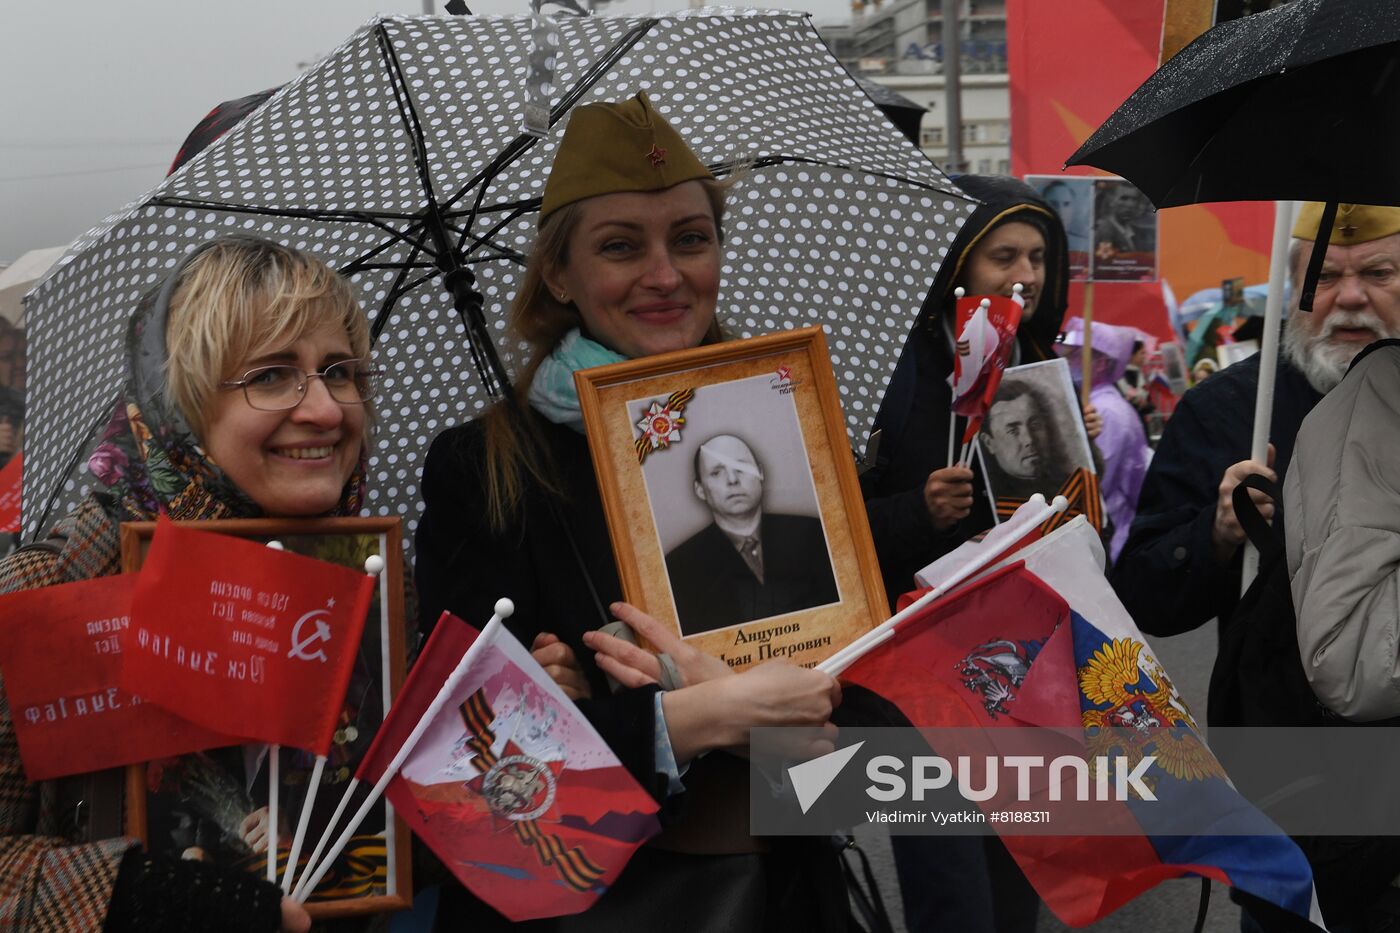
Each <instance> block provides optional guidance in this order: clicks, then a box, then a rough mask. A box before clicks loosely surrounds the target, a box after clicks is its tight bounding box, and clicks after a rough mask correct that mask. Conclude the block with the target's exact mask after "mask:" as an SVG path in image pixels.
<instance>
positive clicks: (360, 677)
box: [121, 518, 413, 919]
mask: <svg viewBox="0 0 1400 933" xmlns="http://www.w3.org/2000/svg"><path fill="white" fill-rule="evenodd" d="M175 524H177V525H187V526H190V527H195V528H198V529H199V530H201V531H210V532H216V533H219V534H227V535H234V536H237V537H240V538H250V539H253V540H259V541H271V540H274V539H275V540H277V541H280V542H281V543H282V545H283V547H284V548H286V549H287V550H289V551H294V552H296V553H300V554H306V555H308V556H312V557H317V558H319V559H322V560H328V561H330V562H332V563H337V564H342V565H344V566H347V567H352V568H354V569H356V570H363V567H364V559H365V557H367V556H369V554H371V553H374V554H379V555H381V556H383V558H384V563H385V569H384V572H383V573H382V574H381V575H380V578H379V584H378V585H377V586H376V588H375V594H374V597H373V600H372V602H371V609H370V616H369V618H368V619H367V620H366V623H365V630H364V636H363V638H362V641H361V649H360V654H359V658H358V659H357V662H356V668H355V673H354V674H352V676H351V683H350V689H349V690H348V691H347V694H346V706H345V707H344V709H343V711H342V717H343V718H342V720H341V722H340V724H339V728H338V729H337V731H336V738H335V744H334V745H332V748H331V754H330V756H329V759H330V760H329V762H328V764H327V766H326V771H325V774H324V775H323V777H322V786H321V789H320V791H319V792H318V794H317V799H316V802H315V804H314V808H313V810H312V817H311V823H310V828H309V829H308V832H307V836H306V842H305V843H304V845H303V849H302V854H301V859H300V861H302V862H303V864H304V861H305V859H306V857H307V856H308V855H310V853H311V850H312V849H313V848H314V847H315V845H316V842H317V841H318V840H319V839H320V835H321V832H322V831H323V829H324V827H325V823H326V822H327V821H328V819H329V815H330V813H331V811H332V810H333V809H334V808H335V805H336V804H337V803H339V801H340V798H341V792H342V791H343V790H344V788H345V786H346V784H347V782H348V779H349V778H350V777H351V776H352V775H353V772H354V769H355V766H356V764H358V762H359V760H360V758H362V757H363V755H364V752H365V750H366V748H367V747H368V744H369V742H370V740H371V739H372V738H373V735H374V732H375V731H376V730H377V728H378V726H379V723H380V722H382V721H383V716H384V711H385V710H387V709H388V708H389V706H390V704H391V703H392V701H393V698H394V697H395V696H397V695H398V692H399V688H400V687H401V686H402V684H403V679H404V674H405V672H406V667H407V654H406V649H407V645H406V643H405V642H406V639H405V614H404V578H403V558H402V555H403V546H402V541H403V538H402V534H403V532H402V523H401V521H400V519H398V518H322V519H311V520H307V519H220V520H213V521H197V522H176V523H175ZM155 529H156V523H155V522H127V523H125V524H123V525H122V526H121V547H122V570H123V572H126V573H133V572H136V571H138V570H139V569H140V568H141V564H142V562H143V561H144V559H145V555H146V551H147V549H148V548H149V547H150V543H151V538H152V536H153V535H154V534H155ZM255 748H256V746H234V747H231V748H225V749H213V750H210V751H209V752H200V753H195V754H192V755H182V756H178V757H176V758H172V759H166V760H164V761H160V762H147V763H145V764H138V765H131V766H130V767H128V768H127V775H126V776H127V781H126V788H127V793H126V800H127V806H126V834H127V835H130V836H135V837H137V838H139V839H140V840H141V841H142V843H143V844H144V845H145V846H146V847H147V849H148V850H150V851H155V852H164V853H166V854H174V855H178V856H184V857H202V858H206V859H208V860H210V861H215V862H219V863H222V864H227V865H235V866H241V867H245V868H247V869H248V870H249V871H250V872H252V871H256V872H257V873H258V874H259V875H260V876H264V877H265V876H266V866H267V859H266V855H265V852H264V853H263V854H259V853H253V852H251V851H248V852H244V851H243V850H246V849H247V848H248V847H247V845H246V844H245V843H243V841H242V839H241V838H239V837H238V831H237V829H236V828H235V827H236V825H238V824H237V820H238V817H239V813H238V810H239V809H240V801H241V806H242V807H244V808H247V807H252V808H253V809H251V810H249V811H248V812H246V813H244V814H242V817H243V818H244V819H247V818H249V817H253V816H254V815H255V814H256V813H258V812H259V810H265V809H266V807H265V805H264V807H262V808H258V807H257V806H256V801H257V800H258V795H259V793H261V794H262V795H263V797H264V799H265V797H266V794H267V784H268V779H267V770H266V767H265V758H258V757H256V755H255V753H254V751H252V750H254V749H255ZM264 748H265V746H264ZM302 758H305V762H304V764H305V767H302V765H303V762H302V761H301V759H302ZM337 759H340V760H339V761H337ZM280 760H281V788H282V790H281V791H280V792H279V795H278V796H279V809H280V815H279V817H280V818H279V821H278V822H279V823H280V824H282V840H283V841H282V843H281V845H282V848H283V850H284V854H283V861H285V854H286V850H287V849H288V848H290V842H291V831H292V830H294V829H295V827H296V825H297V819H298V817H299V815H300V807H299V806H297V803H298V802H299V801H300V800H302V799H304V797H303V796H302V794H303V792H302V791H301V789H300V788H301V787H302V786H304V785H305V783H306V778H307V775H308V773H309V771H310V767H311V755H309V754H307V753H304V752H300V751H297V750H295V749H288V748H283V749H282V751H281V759H280ZM250 772H251V773H252V774H253V775H254V778H253V779H249V778H248V774H249V773H250ZM236 778H237V779H236ZM196 784H197V785H200V786H202V787H203V788H205V792H204V793H203V795H202V799H201V795H200V794H199V793H197V792H195V791H193V790H192V786H193V785H196ZM211 784H213V785H214V787H215V789H214V790H213V791H210V790H208V788H209V786H210V785H211ZM367 790H368V789H367V788H366V787H363V786H361V787H360V788H359V789H358V792H357V795H356V797H355V799H354V801H353V802H352V806H351V808H350V812H354V806H355V805H357V804H358V802H359V801H360V800H362V799H363V798H364V796H365V794H366V793H367ZM214 804H217V806H214ZM379 806H380V807H381V808H382V809H381V811H380V812H382V814H383V816H382V821H381V818H380V817H378V816H376V815H375V814H374V811H371V816H370V817H369V818H368V819H367V821H366V823H367V825H368V826H370V827H375V826H376V825H377V826H378V827H379V828H378V829H377V831H374V832H362V833H361V835H363V836H365V841H364V842H362V843H361V844H360V845H359V846H358V848H356V846H355V845H354V840H352V844H351V845H350V846H347V852H348V853H350V854H348V855H347V854H342V855H341V857H340V858H339V859H337V865H341V864H344V865H346V866H352V865H353V866H354V868H353V869H347V870H341V869H333V870H332V871H331V872H330V873H329V874H328V875H327V876H326V878H325V879H323V880H322V882H321V884H320V885H318V887H317V891H318V892H322V895H323V896H321V897H319V898H318V896H317V894H316V893H313V894H312V897H311V898H310V899H308V901H307V902H306V904H305V906H306V909H307V912H308V913H310V914H311V916H312V917H313V918H314V919H326V918H332V917H345V916H353V915H359V914H371V913H380V912H385V911H396V910H403V909H406V908H408V907H411V906H412V903H413V883H412V872H411V857H410V855H411V853H410V848H409V847H410V834H409V831H408V828H407V826H405V824H404V823H403V821H402V820H401V819H399V818H398V816H397V815H395V814H394V812H393V807H392V806H391V805H390V804H389V803H388V802H387V801H382V802H381V803H380V805H379ZM375 836H378V837H382V839H383V843H382V846H381V845H380V844H379V843H377V842H376V841H375V839H374V838H373V837H375ZM356 838H357V839H358V838H359V836H357V837H356ZM283 870H284V866H283V864H281V863H279V868H278V871H279V875H280V873H281V872H282V871H283ZM299 871H300V870H299ZM328 888H330V891H331V893H330V894H329V895H328V896H327V895H325V892H326V891H327V889H328ZM352 891H353V892H357V893H354V894H351V893H349V892H352Z"/></svg>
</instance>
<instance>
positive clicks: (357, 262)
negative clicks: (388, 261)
mask: <svg viewBox="0 0 1400 933" xmlns="http://www.w3.org/2000/svg"><path fill="white" fill-rule="evenodd" d="M419 226H420V225H419V224H412V225H410V226H409V228H408V229H407V230H405V231H403V235H402V236H401V237H395V238H394V239H392V240H385V241H384V242H383V243H380V244H379V245H378V246H376V247H374V248H373V249H371V250H370V251H369V252H367V253H365V254H364V255H363V256H361V257H360V258H359V259H353V260H351V261H350V262H348V263H346V264H345V266H343V267H342V268H341V269H340V274H341V275H347V276H348V275H354V274H355V273H356V272H358V271H360V269H361V268H362V267H363V266H364V265H365V264H366V263H368V262H369V261H370V260H372V259H374V258H375V257H376V256H379V255H380V254H382V253H384V252H386V251H387V250H388V249H389V247H391V246H393V245H394V243H395V242H398V241H400V240H401V241H402V242H405V243H407V244H409V245H410V246H412V247H413V249H414V255H416V254H417V253H418V252H419V251H422V250H427V249H428V248H427V247H426V246H425V245H424V244H423V242H422V240H415V239H412V235H413V232H414V231H415V230H417V229H419ZM428 252H429V255H431V250H429V251H428Z"/></svg>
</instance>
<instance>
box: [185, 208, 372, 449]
mask: <svg viewBox="0 0 1400 933" xmlns="http://www.w3.org/2000/svg"><path fill="white" fill-rule="evenodd" d="M327 321H332V322H335V323H338V324H340V325H341V326H342V327H344V328H345V333H346V336H347V337H348V338H349V340H350V352H351V354H352V355H354V356H355V357H359V358H364V357H367V356H369V343H370V341H369V324H368V322H367V321H366V320H365V315H364V312H363V311H362V310H361V309H360V304H359V302H358V301H357V300H356V298H355V295H354V292H352V291H351V289H350V285H349V283H348V282H346V281H345V279H343V278H342V277H341V276H340V275H339V274H338V273H337V272H336V271H335V270H334V269H332V268H331V267H330V266H328V265H326V264H325V263H324V262H322V261H321V260H319V259H317V258H316V257H314V256H312V255H310V254H308V253H303V252H300V251H298V250H294V249H291V248H289V247H286V246H281V245H279V244H277V243H272V242H270V241H267V240H259V239H256V238H253V237H244V236H238V237H225V238H222V239H219V240H215V241H213V242H212V243H211V244H210V245H209V246H206V247H205V248H204V249H203V251H202V252H200V254H199V255H198V256H196V257H195V258H194V259H192V260H190V261H189V262H188V263H187V264H186V266H185V267H184V268H183V269H182V270H181V271H180V281H179V283H178V284H177V285H176V287H175V290H174V292H173V293H172V295H171V298H170V310H169V314H168V317H167V321H166V326H165V345H166V355H167V363H166V373H165V380H166V385H167V386H168V387H169V391H170V396H171V399H172V401H174V403H175V405H176V406H177V407H178V408H179V410H180V413H181V414H182V415H184V417H185V420H186V421H187V422H188V423H189V425H190V427H191V428H193V429H194V431H195V433H196V434H200V435H202V434H203V432H204V428H205V418H204V414H205V410H206V408H207V407H208V404H209V401H210V399H211V398H212V397H213V396H214V393H215V392H216V391H218V388H219V384H220V383H221V382H225V381H227V380H229V379H233V378H236V377H237V376H238V375H241V374H240V373H238V372H235V370H236V369H237V368H238V367H239V365H240V364H241V363H242V362H243V361H245V360H247V359H248V358H249V357H250V356H251V355H252V354H253V353H255V352H256V351H257V350H259V349H260V348H262V347H265V346H269V345H271V344H276V343H290V342H291V341H294V340H297V339H298V338H300V337H302V336H303V335H305V334H307V333H309V332H310V331H312V330H314V329H316V328H317V327H319V326H321V325H323V324H324V323H326V322H327Z"/></svg>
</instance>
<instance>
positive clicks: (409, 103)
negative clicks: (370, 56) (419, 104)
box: [375, 23, 438, 210]
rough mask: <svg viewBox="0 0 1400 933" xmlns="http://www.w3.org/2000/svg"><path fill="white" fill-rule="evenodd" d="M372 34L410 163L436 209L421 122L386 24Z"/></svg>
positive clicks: (430, 206) (426, 143) (379, 26)
mask: <svg viewBox="0 0 1400 933" xmlns="http://www.w3.org/2000/svg"><path fill="white" fill-rule="evenodd" d="M375 35H376V37H377V38H378V40H379V54H380V57H381V58H383V59H384V65H385V68H386V69H387V71H388V73H389V86H390V87H391V88H393V91H394V106H395V107H397V108H398V111H399V119H400V120H402V121H403V123H404V129H405V130H407V132H408V137H409V142H410V143H411V144H412V146H413V167H414V168H415V169H416V170H417V172H418V183H419V184H420V185H422V186H423V196H424V197H425V198H426V199H427V202H428V207H429V210H433V209H436V208H437V207H438V203H437V194H436V192H434V191H433V180H432V178H430V177H429V175H428V141H427V138H426V137H425V136H424V135H423V124H422V123H421V122H419V120H418V111H417V110H416V109H415V108H414V106H413V100H412V98H411V97H410V96H409V93H408V80H407V79H406V78H404V75H403V66H402V65H401V64H400V63H399V53H398V51H397V50H396V49H395V48H394V43H393V40H392V39H391V38H390V37H389V30H388V27H386V26H385V24H384V23H379V24H378V25H377V26H376V27H375Z"/></svg>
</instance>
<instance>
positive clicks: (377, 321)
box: [364, 243, 437, 345]
mask: <svg viewBox="0 0 1400 933" xmlns="http://www.w3.org/2000/svg"><path fill="white" fill-rule="evenodd" d="M422 251H423V245H422V244H421V243H415V244H413V251H412V252H411V253H409V254H408V262H406V263H404V264H403V265H402V266H400V267H399V274H398V275H396V276H394V284H393V286H392V287H391V288H390V289H389V294H388V296H386V297H385V299H384V303H383V304H382V305H380V306H379V313H378V314H376V315H375V316H374V324H373V326H372V327H371V328H370V331H369V342H370V344H371V345H373V344H376V343H378V342H379V335H380V334H381V333H383V332H384V328H385V326H386V325H387V324H388V323H389V314H390V312H392V311H393V310H394V306H395V305H397V304H398V300H399V295H400V292H399V286H401V285H403V280H404V279H405V278H407V277H408V270H409V268H410V267H417V268H421V266H419V265H418V263H417V262H416V260H417V259H418V254H419V253H421V252H422ZM364 258H368V257H364ZM377 265H378V264H376V266H377ZM365 268H370V267H369V266H366V267H365ZM432 268H433V269H434V270H436V268H437V267H436V266H434V267H432ZM434 274H436V273H434Z"/></svg>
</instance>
